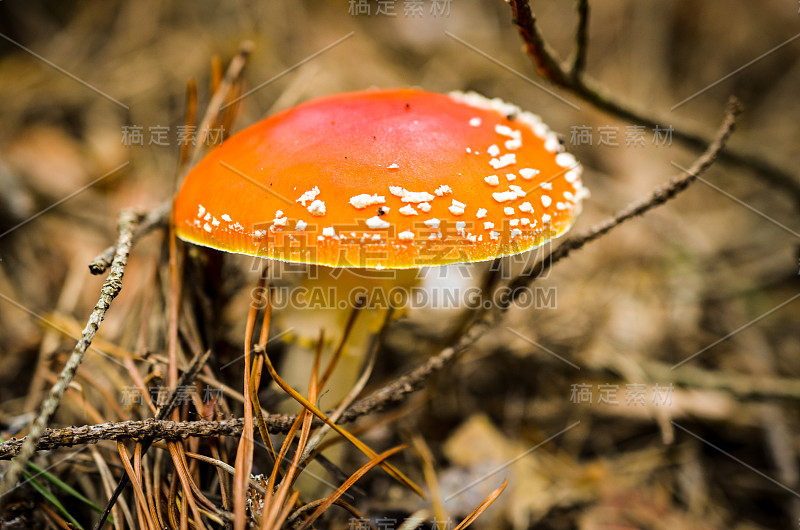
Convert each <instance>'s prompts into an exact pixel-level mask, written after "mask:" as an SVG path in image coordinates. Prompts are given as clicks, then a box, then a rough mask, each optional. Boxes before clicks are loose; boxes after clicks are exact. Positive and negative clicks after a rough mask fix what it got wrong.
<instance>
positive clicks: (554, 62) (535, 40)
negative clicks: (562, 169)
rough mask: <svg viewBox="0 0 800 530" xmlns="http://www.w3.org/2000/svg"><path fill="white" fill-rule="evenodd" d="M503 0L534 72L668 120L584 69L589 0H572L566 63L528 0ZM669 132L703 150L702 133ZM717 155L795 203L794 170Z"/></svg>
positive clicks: (647, 120)
mask: <svg viewBox="0 0 800 530" xmlns="http://www.w3.org/2000/svg"><path fill="white" fill-rule="evenodd" d="M508 3H509V5H510V6H511V11H512V15H513V20H514V25H516V26H517V30H518V31H519V34H520V37H522V41H523V42H524V44H525V52H526V53H527V54H528V56H529V57H530V58H531V60H532V61H533V63H534V65H535V66H536V69H537V71H538V72H539V75H541V76H542V77H544V78H545V79H547V80H549V81H550V82H552V83H553V84H555V85H557V86H559V87H561V88H564V89H566V90H568V91H570V92H571V93H573V94H575V95H576V96H578V97H579V98H581V99H582V100H584V101H586V102H587V103H589V104H591V105H593V106H595V107H597V108H598V109H600V110H602V111H604V112H607V113H608V114H611V115H612V116H616V117H617V118H620V119H623V120H626V121H630V122H633V123H639V124H642V125H645V126H647V127H649V128H655V127H656V126H659V127H663V126H664V125H665V124H666V123H667V120H665V119H663V117H661V116H658V115H656V114H653V113H650V112H647V111H645V110H644V109H643V108H641V107H637V106H635V105H630V104H627V103H623V102H622V101H620V100H618V99H616V98H615V97H614V96H613V95H611V93H610V92H609V91H608V90H607V89H606V88H605V87H604V86H603V85H602V84H601V83H600V82H599V81H597V80H595V79H593V78H591V77H589V76H587V75H586V74H585V73H584V66H585V64H586V53H587V49H588V46H587V35H588V27H589V3H588V0H579V1H578V4H577V10H578V25H577V30H576V36H575V51H574V52H573V56H572V60H571V61H570V62H569V63H564V62H562V61H561V59H560V58H559V57H558V54H557V53H556V52H555V51H554V50H553V49H552V48H551V47H550V45H549V44H548V43H547V41H545V40H544V37H543V36H542V33H541V32H540V31H539V28H538V26H537V24H536V15H535V14H534V12H533V11H532V10H531V7H530V2H529V0H508ZM672 137H673V138H674V139H676V140H678V141H679V142H681V143H683V144H685V145H686V146H688V147H690V148H692V149H696V150H700V149H705V147H706V146H707V145H708V144H709V140H708V139H707V138H706V137H704V136H703V135H702V134H699V133H697V132H695V131H692V130H690V129H689V127H688V126H686V125H679V126H673V132H672ZM719 159H720V161H722V162H727V163H732V164H737V165H741V166H743V167H746V168H748V169H749V170H751V171H753V172H754V174H755V176H756V177H757V178H761V179H764V180H765V181H767V182H768V183H770V184H772V185H774V186H776V187H778V188H780V189H782V190H784V191H785V192H787V193H789V194H790V195H791V196H792V198H793V199H794V201H795V203H796V204H797V206H798V208H800V180H798V177H797V174H796V171H794V170H793V169H790V168H787V167H783V166H781V165H780V164H778V163H776V162H774V161H773V160H770V159H769V158H767V157H765V156H764V155H763V153H762V152H760V151H758V152H757V151H753V150H748V149H746V148H743V147H735V148H734V147H729V148H728V149H726V150H725V151H724V152H722V153H720V154H719Z"/></svg>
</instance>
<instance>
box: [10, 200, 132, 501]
mask: <svg viewBox="0 0 800 530" xmlns="http://www.w3.org/2000/svg"><path fill="white" fill-rule="evenodd" d="M140 219H141V215H140V214H138V213H136V212H132V211H128V210H125V211H123V212H121V213H120V215H119V222H118V224H117V231H118V232H119V237H118V239H117V244H116V251H115V252H114V259H113V260H112V261H111V270H110V271H109V273H108V277H107V278H106V281H105V282H104V283H103V288H102V289H101V290H100V298H99V300H98V301H97V304H96V305H95V306H94V310H92V314H91V315H90V316H89V321H88V322H87V323H86V327H85V328H84V330H83V332H82V333H81V338H80V340H78V343H77V344H76V345H75V347H74V348H73V349H72V353H71V354H70V356H69V359H67V364H66V365H65V366H64V368H63V369H62V370H61V373H60V374H59V376H58V380H57V381H56V384H55V385H54V386H53V388H52V390H51V391H50V395H49V396H48V397H47V399H46V400H45V401H44V403H43V404H42V409H41V411H40V412H39V415H38V416H37V417H36V419H35V420H34V422H33V425H31V429H30V433H29V434H28V436H27V437H26V438H25V442H24V443H23V444H22V447H21V448H20V451H19V456H18V458H17V459H16V460H14V462H13V463H12V465H11V467H10V468H9V469H8V471H7V472H6V474H5V476H4V477H3V481H2V483H0V496H2V495H4V494H6V493H8V492H9V491H10V490H11V489H12V488H13V487H14V485H15V484H16V483H17V480H18V479H19V476H20V474H21V473H22V470H23V469H24V467H25V465H26V464H27V463H28V461H29V460H30V459H31V457H32V456H33V455H34V453H35V452H36V449H37V447H38V442H39V438H41V436H42V435H43V434H44V432H45V429H46V428H47V424H48V423H49V421H50V418H51V417H52V416H53V414H54V413H55V411H56V409H57V408H58V405H59V403H61V398H62V397H63V396H64V392H66V390H67V387H68V386H69V384H70V382H71V381H72V379H73V378H74V377H75V373H76V372H77V371H78V367H79V366H80V364H81V362H82V361H83V358H84V355H85V354H86V350H87V349H89V346H90V345H91V344H92V340H94V336H95V334H96V333H97V329H98V328H99V327H100V323H101V322H102V321H103V319H104V318H105V316H106V311H108V308H109V307H110V306H111V302H113V301H114V298H116V297H117V295H118V294H119V292H120V290H121V289H122V276H123V274H124V273H125V266H126V265H127V263H128V256H129V255H130V252H131V247H132V246H133V233H134V230H135V229H136V226H137V225H138V224H139V221H140Z"/></svg>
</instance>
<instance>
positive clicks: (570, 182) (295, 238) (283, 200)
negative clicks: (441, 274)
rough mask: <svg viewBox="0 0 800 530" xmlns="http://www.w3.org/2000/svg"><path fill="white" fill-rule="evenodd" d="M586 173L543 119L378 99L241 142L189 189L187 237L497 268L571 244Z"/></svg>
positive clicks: (320, 257)
mask: <svg viewBox="0 0 800 530" xmlns="http://www.w3.org/2000/svg"><path fill="white" fill-rule="evenodd" d="M580 176H581V166H580V165H579V164H578V163H577V162H576V160H575V158H574V157H573V156H572V155H571V154H569V153H566V152H564V150H563V147H562V145H561V143H560V141H559V139H558V137H557V136H556V134H555V133H553V132H552V131H550V129H549V128H548V127H547V126H546V125H545V124H544V123H543V122H542V121H541V119H540V118H539V117H538V116H535V115H533V114H531V113H529V112H523V111H521V110H520V109H519V108H518V107H516V106H514V105H510V104H507V103H503V102H502V101H500V100H498V99H491V100H490V99H486V98H484V97H482V96H479V95H477V94H474V93H466V94H465V93H452V94H450V95H442V94H434V93H430V92H424V91H421V90H413V89H396V90H368V91H362V92H352V93H345V94H338V95H333V96H328V97H323V98H319V99H315V100H312V101H309V102H307V103H304V104H302V105H299V106H297V107H294V108H291V109H288V110H285V111H283V112H280V113H278V114H276V115H273V116H271V117H269V118H266V119H264V120H262V121H260V122H258V123H256V124H255V125H253V126H251V127H249V128H247V129H245V130H243V131H241V132H240V133H238V134H236V135H234V136H232V137H231V138H229V139H228V140H226V141H225V142H224V143H223V144H222V145H221V146H219V147H217V148H216V149H214V150H213V151H211V152H210V153H209V154H208V155H207V156H206V157H205V158H204V159H203V160H202V161H201V162H200V163H198V164H197V166H195V168H194V169H193V170H192V171H191V172H190V173H189V174H188V175H187V177H186V180H185V181H184V183H183V186H182V188H181V190H180V192H179V193H178V195H177V197H176V199H175V204H174V214H173V215H174V217H173V220H174V223H175V230H176V233H177V235H178V236H179V237H180V238H181V239H184V240H186V241H189V242H192V243H195V244H198V245H203V246H207V247H212V248H215V249H219V250H225V251H228V252H236V253H242V254H249V255H253V256H261V257H265V258H272V259H277V260H282V261H290V262H300V263H313V264H318V265H326V266H329V267H362V268H372V269H383V268H388V269H409V268H419V267H423V266H429V265H444V264H448V263H459V262H472V261H483V260H489V259H494V258H497V257H501V256H506V255H511V254H517V253H520V252H524V251H526V250H529V249H532V248H534V247H536V246H539V245H541V244H542V243H544V242H546V241H548V240H550V239H553V238H555V237H558V236H560V235H561V234H563V233H564V232H566V231H567V230H568V229H569V228H570V226H571V224H572V222H573V220H574V218H575V216H576V215H577V213H578V212H579V210H580V204H581V200H582V198H583V197H584V194H585V190H584V188H583V187H582V184H581V178H580Z"/></svg>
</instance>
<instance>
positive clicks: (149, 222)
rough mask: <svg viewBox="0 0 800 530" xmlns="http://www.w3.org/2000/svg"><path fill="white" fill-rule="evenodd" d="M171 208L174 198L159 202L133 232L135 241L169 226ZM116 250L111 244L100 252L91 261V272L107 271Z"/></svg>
mask: <svg viewBox="0 0 800 530" xmlns="http://www.w3.org/2000/svg"><path fill="white" fill-rule="evenodd" d="M171 209H172V200H169V201H165V202H163V203H161V204H159V205H158V206H156V207H155V208H154V209H153V210H151V211H150V212H149V213H148V214H147V215H145V216H144V217H143V218H142V219H141V221H140V222H139V224H138V225H137V226H136V230H134V232H133V243H135V242H136V241H138V240H139V238H140V237H142V236H144V235H147V234H148V233H150V232H151V231H152V230H153V229H155V228H161V227H164V226H167V218H168V217H169V212H170V210H171ZM116 252H117V246H116V245H111V246H110V247H108V248H107V249H105V250H104V251H103V252H102V254H99V255H98V256H97V257H96V258H94V259H93V260H92V262H91V263H89V272H91V273H92V274H94V275H95V276H96V275H99V274H103V273H104V272H106V271H107V270H108V268H109V267H110V266H111V260H112V259H114V254H115V253H116Z"/></svg>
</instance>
